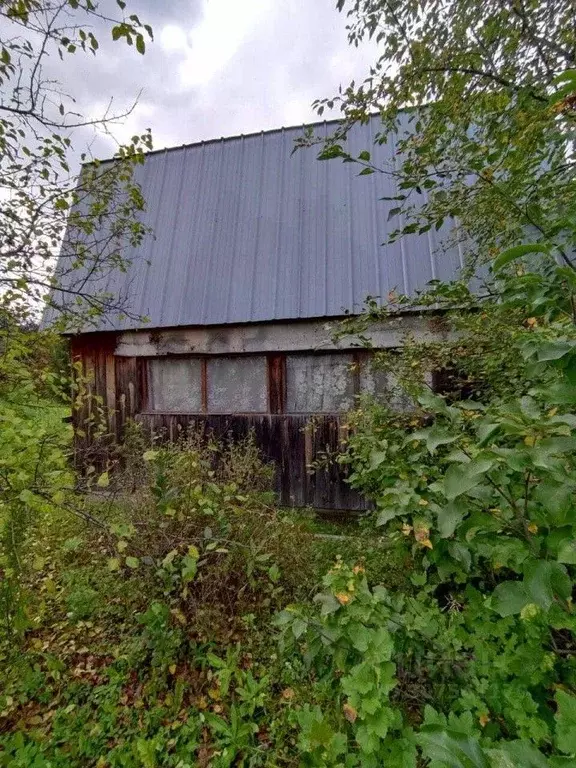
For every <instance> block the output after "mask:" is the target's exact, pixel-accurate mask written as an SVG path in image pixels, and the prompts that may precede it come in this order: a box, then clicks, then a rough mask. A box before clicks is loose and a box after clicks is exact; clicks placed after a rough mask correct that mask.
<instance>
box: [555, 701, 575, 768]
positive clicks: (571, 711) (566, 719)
mask: <svg viewBox="0 0 576 768" xmlns="http://www.w3.org/2000/svg"><path fill="white" fill-rule="evenodd" d="M556 703H557V705H558V711H557V712H556V716H555V719H556V733H555V735H554V743H555V744H556V746H557V747H558V749H559V750H560V752H565V753H566V754H568V755H576V696H571V695H570V694H569V693H566V691H562V690H558V691H556Z"/></svg>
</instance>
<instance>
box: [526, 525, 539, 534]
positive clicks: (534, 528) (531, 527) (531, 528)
mask: <svg viewBox="0 0 576 768" xmlns="http://www.w3.org/2000/svg"><path fill="white" fill-rule="evenodd" d="M528 530H529V531H530V533H538V526H537V525H536V523H530V525H529V526H528Z"/></svg>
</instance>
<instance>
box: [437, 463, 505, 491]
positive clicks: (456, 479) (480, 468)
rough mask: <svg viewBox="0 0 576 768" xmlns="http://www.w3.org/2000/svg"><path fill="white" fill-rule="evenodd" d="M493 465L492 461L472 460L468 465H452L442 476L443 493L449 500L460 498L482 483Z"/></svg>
mask: <svg viewBox="0 0 576 768" xmlns="http://www.w3.org/2000/svg"><path fill="white" fill-rule="evenodd" d="M493 465H494V461H493V460H492V459H474V460H473V461H470V462H468V464H452V465H451V466H450V467H448V469H447V470H446V474H445V475H444V491H445V493H446V498H447V499H449V500H452V499H455V498H457V497H458V496H461V495H462V494H463V493H466V492H467V491H469V490H471V489H472V488H474V487H475V486H477V485H478V483H480V482H481V481H482V476H483V475H485V474H486V472H488V471H489V470H490V469H491V468H492V467H493Z"/></svg>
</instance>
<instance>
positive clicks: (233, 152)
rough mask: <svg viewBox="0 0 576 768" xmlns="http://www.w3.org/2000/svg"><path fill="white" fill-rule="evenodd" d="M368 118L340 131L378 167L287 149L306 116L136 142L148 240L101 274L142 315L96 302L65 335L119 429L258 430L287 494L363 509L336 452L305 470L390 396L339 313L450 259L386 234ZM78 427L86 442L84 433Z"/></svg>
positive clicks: (436, 244) (405, 323) (414, 317)
mask: <svg viewBox="0 0 576 768" xmlns="http://www.w3.org/2000/svg"><path fill="white" fill-rule="evenodd" d="M334 127H335V126H334V125H332V126H331V125H329V124H328V125H327V124H326V123H322V124H319V125H317V126H315V131H316V132H317V133H322V132H325V134H326V135H328V134H329V133H330V131H331V130H333V129H334ZM378 128H379V125H378V119H377V118H376V117H374V118H372V119H371V121H370V122H368V123H367V124H366V125H362V126H360V125H359V126H355V127H354V128H353V129H352V130H351V132H350V134H349V136H348V139H347V142H346V143H347V147H346V148H347V150H348V151H350V152H351V153H352V154H356V155H357V154H358V153H359V152H360V151H362V150H363V149H366V148H369V149H370V151H371V154H372V162H373V163H374V164H375V165H376V166H378V167H379V168H382V169H384V170H385V172H376V173H372V174H371V175H363V176H359V171H360V170H361V168H360V167H358V166H357V165H355V164H354V163H342V162H341V161H340V160H330V161H319V160H318V159H317V154H318V150H317V148H316V149H315V148H307V149H299V150H298V151H297V152H295V153H294V152H293V149H294V141H295V139H296V138H297V137H298V136H300V135H301V134H302V129H301V128H282V129H279V130H272V131H266V132H262V133H258V134H252V135H244V136H234V137H230V138H224V139H218V140H214V141H205V142H201V143H197V144H191V145H188V146H182V147H175V148H170V149H166V150H160V151H155V152H151V153H150V154H148V155H147V157H146V161H145V163H144V164H143V166H142V167H141V168H139V169H138V170H137V172H136V179H137V181H138V182H139V183H140V185H141V187H142V191H143V194H144V197H145V199H146V202H147V208H146V214H145V222H146V223H147V224H149V225H150V226H151V228H152V229H153V231H154V237H149V238H147V239H146V240H145V242H144V244H143V245H142V246H141V247H140V249H139V251H138V252H137V253H133V254H131V256H130V261H131V266H130V267H129V269H128V270H127V272H125V273H120V272H118V273H117V274H111V275H109V276H108V278H107V281H108V282H107V285H106V286H105V288H106V290H108V291H110V292H118V293H123V294H125V295H126V296H127V297H128V299H129V305H130V310H131V312H130V314H131V316H133V317H134V316H139V317H146V318H147V321H146V322H144V321H142V320H138V319H130V318H128V317H124V318H114V317H105V318H103V319H102V320H101V321H99V325H98V326H97V327H96V328H94V329H93V328H89V329H87V330H86V332H85V333H81V334H77V335H74V336H72V337H71V350H72V355H73V357H74V358H75V359H76V360H79V361H81V363H82V366H83V369H84V372H85V375H86V377H87V380H88V382H89V385H90V387H91V389H92V391H93V393H94V394H96V395H98V396H99V398H101V401H102V403H103V406H104V408H105V411H106V414H107V416H106V418H107V419H108V427H109V431H110V433H111V434H112V435H113V436H114V437H115V439H116V440H121V439H122V434H123V429H124V427H125V425H126V423H127V420H130V419H133V420H136V421H137V422H139V423H141V424H143V425H144V428H145V429H146V430H149V431H153V432H156V433H160V434H162V435H163V436H165V437H174V436H175V435H177V434H181V432H182V430H184V429H186V428H189V427H190V426H193V427H194V428H196V429H201V430H204V431H210V432H213V433H214V434H215V435H216V436H224V435H228V434H232V435H234V436H241V435H245V434H247V433H248V432H249V431H250V430H253V431H254V434H255V436H256V440H257V442H258V445H259V446H260V448H261V450H262V452H263V454H264V455H265V456H266V457H267V458H269V459H271V460H273V461H274V462H275V464H276V468H277V469H276V482H277V488H278V491H279V493H280V499H281V502H282V503H283V504H286V505H294V506H304V505H312V506H314V507H317V508H332V509H361V508H363V507H364V506H365V502H364V500H363V499H361V498H360V497H359V496H358V495H357V494H356V493H354V492H352V491H351V489H350V488H349V487H348V485H347V484H346V483H345V478H344V477H343V474H342V469H341V468H340V467H338V465H337V464H335V463H332V464H330V465H329V466H327V467H325V468H323V469H320V470H318V471H316V472H310V469H309V468H310V465H311V464H313V463H314V462H315V460H317V459H318V457H319V456H320V455H324V454H326V453H328V454H334V453H335V452H337V451H338V448H339V445H340V440H341V439H342V436H343V435H345V434H346V429H347V427H346V415H345V414H346V412H347V411H348V410H349V409H350V408H352V407H353V406H354V403H355V398H356V396H357V395H358V394H360V393H362V392H369V393H373V394H375V395H378V396H380V397H388V396H389V392H390V379H391V376H392V374H393V372H390V374H389V375H388V374H387V373H386V372H378V373H375V372H373V371H372V370H371V367H370V365H369V358H370V353H368V352H366V351H362V350H360V349H358V347H357V344H356V341H355V340H354V339H346V338H344V339H340V340H339V341H338V342H336V341H334V339H333V337H332V330H333V328H334V325H335V323H337V321H338V319H339V318H341V317H343V316H344V315H345V314H347V313H352V314H354V313H357V312H359V311H360V309H361V308H362V306H363V304H364V302H365V300H366V297H367V296H372V297H381V298H378V300H379V301H381V302H383V303H386V301H387V297H388V296H389V295H390V292H392V291H396V292H398V293H404V294H412V293H413V292H414V291H415V290H417V289H422V288H424V287H425V285H426V284H427V283H428V281H430V280H432V279H449V278H452V277H454V276H455V275H456V274H457V273H458V271H459V269H460V268H461V266H462V254H461V253H460V251H459V249H458V248H457V247H453V248H451V249H445V248H443V246H442V243H443V240H444V239H445V238H446V234H447V233H446V232H443V231H440V232H433V231H430V232H428V233H427V234H425V235H421V236H417V235H413V236H408V237H404V238H402V239H401V240H399V241H397V242H395V243H394V244H387V239H388V236H389V234H390V232H391V231H393V230H394V229H397V228H398V226H399V225H400V224H401V222H400V221H399V217H398V215H397V214H396V213H395V212H394V211H393V210H392V209H393V208H394V207H395V206H396V205H397V203H394V202H391V201H390V200H386V199H382V198H391V197H393V196H394V195H396V194H398V190H397V188H396V182H395V177H394V168H395V163H396V159H397V158H396V154H395V152H396V150H395V147H394V142H393V141H389V142H387V143H384V144H378V143H376V144H374V139H375V136H376V134H377V131H378ZM101 288H102V286H101V285H99V290H100V289H101ZM48 320H49V318H48ZM408 330H410V331H412V332H413V333H415V334H417V335H427V336H428V337H430V338H436V337H438V334H439V333H440V331H439V330H438V324H437V323H434V322H433V318H432V317H431V316H429V315H427V314H426V313H418V312H409V313H406V314H405V315H403V316H400V317H398V318H395V319H393V320H392V319H391V320H390V321H387V322H382V323H381V324H380V325H379V326H378V328H375V329H374V330H373V332H372V337H373V343H374V346H375V347H377V348H382V347H385V348H390V347H397V346H398V345H400V344H401V343H402V338H403V336H404V334H405V333H406V332H407V331H408ZM83 419H86V414H85V413H84V414H82V413H80V414H77V423H78V425H79V426H80V427H81V426H82V421H83ZM80 432H81V433H82V435H81V436H79V437H78V443H79V445H80V444H81V445H84V446H85V444H86V443H87V442H89V441H90V430H89V429H81V430H80Z"/></svg>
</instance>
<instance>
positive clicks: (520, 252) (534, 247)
mask: <svg viewBox="0 0 576 768" xmlns="http://www.w3.org/2000/svg"><path fill="white" fill-rule="evenodd" d="M548 252H549V246H547V245H546V244H544V243H526V244H524V245H515V246H514V247H513V248H508V249H507V250H505V251H502V253H501V254H500V255H499V256H497V257H496V258H495V259H494V261H493V262H492V270H493V271H494V272H498V271H499V270H500V269H502V267H505V266H506V264H510V262H511V261H516V259H520V258H522V256H527V255H528V254H529V253H548Z"/></svg>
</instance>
